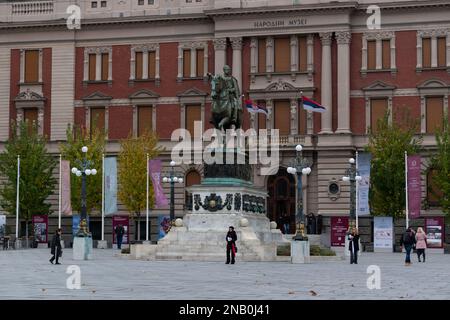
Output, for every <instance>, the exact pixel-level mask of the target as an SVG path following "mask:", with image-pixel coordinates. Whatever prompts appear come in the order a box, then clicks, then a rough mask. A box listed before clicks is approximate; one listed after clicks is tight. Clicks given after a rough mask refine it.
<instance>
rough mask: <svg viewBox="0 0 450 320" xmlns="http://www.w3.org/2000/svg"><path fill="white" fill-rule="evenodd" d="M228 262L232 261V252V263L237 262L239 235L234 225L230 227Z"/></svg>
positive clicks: (227, 239)
mask: <svg viewBox="0 0 450 320" xmlns="http://www.w3.org/2000/svg"><path fill="white" fill-rule="evenodd" d="M226 241H227V262H226V264H229V263H230V253H231V264H234V263H235V257H236V241H237V235H236V231H234V227H231V226H230V228H229V229H228V233H227V237H226Z"/></svg>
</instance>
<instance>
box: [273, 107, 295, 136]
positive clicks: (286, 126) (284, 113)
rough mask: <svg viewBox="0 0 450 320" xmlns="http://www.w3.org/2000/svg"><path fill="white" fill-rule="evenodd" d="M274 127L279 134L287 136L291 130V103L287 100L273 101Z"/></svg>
mask: <svg viewBox="0 0 450 320" xmlns="http://www.w3.org/2000/svg"><path fill="white" fill-rule="evenodd" d="M273 110H274V115H275V117H274V129H278V130H279V135H280V136H287V135H289V134H290V132H291V125H290V124H291V105H290V103H289V100H279V101H275V102H274V107H273Z"/></svg>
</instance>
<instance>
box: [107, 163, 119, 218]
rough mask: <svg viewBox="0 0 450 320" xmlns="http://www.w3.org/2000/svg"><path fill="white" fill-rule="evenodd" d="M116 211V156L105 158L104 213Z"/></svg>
mask: <svg viewBox="0 0 450 320" xmlns="http://www.w3.org/2000/svg"><path fill="white" fill-rule="evenodd" d="M116 212H117V158H116V157H107V158H105V214H113V213H116Z"/></svg>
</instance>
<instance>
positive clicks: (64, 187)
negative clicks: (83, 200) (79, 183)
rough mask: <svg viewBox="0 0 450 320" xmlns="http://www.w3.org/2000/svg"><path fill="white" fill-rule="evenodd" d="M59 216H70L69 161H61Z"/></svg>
mask: <svg viewBox="0 0 450 320" xmlns="http://www.w3.org/2000/svg"><path fill="white" fill-rule="evenodd" d="M60 183H61V214H65V215H69V216H70V215H72V204H71V200H70V161H67V160H61V181H60Z"/></svg>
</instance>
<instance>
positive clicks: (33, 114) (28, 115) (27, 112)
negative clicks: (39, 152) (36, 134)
mask: <svg viewBox="0 0 450 320" xmlns="http://www.w3.org/2000/svg"><path fill="white" fill-rule="evenodd" d="M23 119H24V121H25V123H26V124H27V127H28V133H29V134H31V133H32V132H33V125H37V122H38V109H37V108H31V109H24V110H23Z"/></svg>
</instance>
